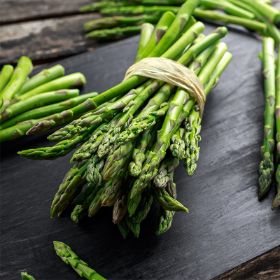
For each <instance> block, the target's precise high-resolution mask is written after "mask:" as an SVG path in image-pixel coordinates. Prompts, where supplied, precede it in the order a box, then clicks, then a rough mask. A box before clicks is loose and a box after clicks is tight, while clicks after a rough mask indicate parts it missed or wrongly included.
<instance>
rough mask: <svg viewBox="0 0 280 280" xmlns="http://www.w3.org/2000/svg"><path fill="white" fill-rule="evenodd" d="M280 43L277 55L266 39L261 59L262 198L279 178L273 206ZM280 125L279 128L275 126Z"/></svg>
mask: <svg viewBox="0 0 280 280" xmlns="http://www.w3.org/2000/svg"><path fill="white" fill-rule="evenodd" d="M279 47H280V46H278V54H277V58H276V59H275V42H274V40H273V39H272V38H269V37H266V38H264V39H263V48H262V53H261V59H262V64H263V73H264V95H265V111H264V140H263V145H262V148H261V151H262V160H261V163H260V166H259V171H260V177H259V191H258V195H259V199H260V200H261V199H263V198H264V197H265V196H266V195H267V194H268V193H269V192H270V190H271V186H272V182H273V177H274V176H275V178H276V196H275V199H274V200H273V203H272V208H273V209H275V208H278V207H279V206H280V49H279ZM275 128H276V129H275Z"/></svg>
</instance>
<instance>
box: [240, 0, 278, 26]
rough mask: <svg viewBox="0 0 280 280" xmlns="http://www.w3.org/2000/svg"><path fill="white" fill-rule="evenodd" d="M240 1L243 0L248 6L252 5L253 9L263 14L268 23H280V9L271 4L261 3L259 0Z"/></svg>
mask: <svg viewBox="0 0 280 280" xmlns="http://www.w3.org/2000/svg"><path fill="white" fill-rule="evenodd" d="M242 2H245V3H246V4H248V5H249V6H251V7H253V9H255V10H257V11H258V12H259V13H260V14H262V16H264V17H265V18H266V19H267V20H268V21H269V22H270V23H273V24H279V23H280V11H279V10H278V9H276V8H274V7H273V6H271V5H268V4H266V3H262V2H261V1H259V0H255V1H254V2H252V1H250V0H242Z"/></svg>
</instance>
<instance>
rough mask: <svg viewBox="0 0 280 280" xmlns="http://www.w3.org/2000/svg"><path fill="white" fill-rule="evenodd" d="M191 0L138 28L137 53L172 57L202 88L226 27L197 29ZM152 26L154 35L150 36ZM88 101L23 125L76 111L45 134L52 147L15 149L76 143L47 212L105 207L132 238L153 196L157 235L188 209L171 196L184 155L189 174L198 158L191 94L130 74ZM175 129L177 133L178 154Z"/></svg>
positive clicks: (223, 52)
mask: <svg viewBox="0 0 280 280" xmlns="http://www.w3.org/2000/svg"><path fill="white" fill-rule="evenodd" d="M198 2H199V1H196V0H189V1H187V2H186V3H185V4H184V5H183V6H182V8H181V9H180V10H179V12H178V14H177V15H176V16H175V15H174V14H172V13H171V12H167V13H165V14H163V16H162V18H161V19H160V21H159V23H158V24H157V25H156V26H155V27H152V28H151V26H150V25H148V26H149V29H150V30H149V32H146V30H145V28H144V27H143V29H142V32H143V33H144V32H145V34H142V36H141V39H140V43H139V49H138V52H137V56H136V60H139V59H143V58H144V57H149V56H153V57H156V56H161V57H164V58H169V59H172V60H177V62H178V63H180V64H183V65H185V66H187V67H188V68H189V69H191V70H192V71H193V72H194V73H195V74H196V75H197V76H198V79H199V81H200V83H201V84H202V85H203V87H204V90H205V94H206V95H207V94H208V93H209V92H210V91H211V89H212V88H213V87H214V86H215V84H216V83H217V81H218V79H219V77H220V76H221V74H222V73H223V71H224V70H225V68H226V66H227V65H228V63H229V61H230V60H231V54H230V53H229V52H227V46H226V45H225V44H224V43H221V42H220V40H221V39H222V38H223V37H224V36H225V35H226V34H227V29H226V28H225V27H220V28H218V29H216V30H215V31H214V32H213V33H211V34H209V35H208V36H204V35H202V32H203V30H204V25H203V24H202V23H201V22H196V21H195V20H194V19H193V18H192V17H191V14H192V11H193V10H194V9H195V8H196V6H197V4H198ZM158 30H162V33H161V34H162V35H161V36H155V34H159V33H158ZM90 101H91V103H89V100H88V101H87V103H85V104H84V105H82V104H81V105H79V106H77V107H76V108H74V109H71V110H68V111H64V112H63V113H62V114H57V115H56V117H55V118H53V119H50V120H49V121H50V122H45V121H42V122H41V123H40V124H39V125H37V126H34V127H33V128H32V129H31V130H30V131H31V132H34V131H36V132H38V131H40V130H41V129H42V127H44V126H45V125H48V124H49V123H51V125H52V122H56V124H57V123H60V124H61V123H64V119H63V115H65V114H66V113H67V114H68V115H71V117H73V118H76V119H75V120H73V121H72V122H71V123H70V124H68V125H66V126H64V127H62V128H61V129H59V130H58V131H56V132H54V133H53V134H52V135H50V137H49V139H51V140H53V141H56V142H57V143H56V144H55V145H54V146H50V147H43V148H38V149H29V150H25V151H21V152H19V154H21V155H23V156H25V157H28V158H32V159H51V158H56V157H59V156H62V155H65V154H66V153H68V152H70V151H71V150H73V149H75V148H76V147H78V148H77V149H76V151H75V152H74V154H73V156H72V159H71V162H72V163H73V166H72V168H71V169H70V170H69V172H68V173H67V174H66V175H65V178H64V180H63V182H62V184H61V185H60V186H59V190H58V192H57V193H56V195H55V197H54V199H53V202H52V205H51V211H50V214H51V217H57V216H60V215H61V214H62V213H63V212H64V211H65V210H66V209H68V208H72V213H71V219H72V220H73V221H74V222H75V223H77V222H79V221H80V220H81V219H82V218H83V217H84V216H89V217H93V216H94V215H95V214H96V213H97V212H98V211H99V209H100V208H102V207H112V213H113V214H112V215H113V217H112V220H113V223H115V224H117V225H118V228H119V230H120V232H121V234H122V235H123V236H124V237H126V236H127V235H128V234H129V233H132V234H133V235H134V236H136V237H138V236H139V234H140V229H141V223H142V222H143V221H144V220H145V219H146V217H147V215H148V213H149V212H150V210H151V207H152V204H153V203H155V204H157V205H158V207H159V208H160V216H159V224H158V229H157V234H162V233H164V232H166V231H167V230H168V229H169V228H170V226H171V224H172V219H173V216H174V212H175V211H182V212H186V213H187V212H188V209H187V208H186V207H185V206H184V205H183V204H182V203H180V202H179V201H178V200H177V199H176V184H175V182H174V171H175V169H176V167H177V166H178V163H179V160H183V161H184V162H185V165H186V169H187V171H188V173H189V175H191V174H193V172H194V170H195V167H196V162H197V160H198V158H199V146H198V145H199V141H200V135H199V133H200V126H201V112H200V109H199V108H200V107H199V106H198V104H197V101H196V99H195V97H194V96H193V95H192V94H191V93H190V92H188V91H186V90H185V89H183V88H179V87H177V86H175V85H171V84H167V83H164V82H163V81H159V80H153V79H149V78H145V77H140V76H137V75H135V76H132V77H130V78H128V79H126V80H124V81H123V82H121V83H120V84H119V85H116V86H114V87H113V88H111V89H109V90H107V91H105V92H103V93H101V94H100V95H99V96H97V97H94V98H91V99H90ZM89 104H90V106H86V105H89ZM181 132H182V133H181ZM176 136H179V137H181V138H182V139H184V140H182V141H183V142H184V146H183V148H182V149H180V150H179V149H178V150H179V152H177V154H176V153H175V152H174V151H175V146H176V144H177V142H176V141H175V140H173V139H174V138H176ZM177 146H178V145H177ZM180 153H181V154H180Z"/></svg>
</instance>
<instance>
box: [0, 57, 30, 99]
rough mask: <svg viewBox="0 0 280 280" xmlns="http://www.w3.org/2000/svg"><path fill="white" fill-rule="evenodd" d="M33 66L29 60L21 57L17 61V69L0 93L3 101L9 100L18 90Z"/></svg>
mask: <svg viewBox="0 0 280 280" xmlns="http://www.w3.org/2000/svg"><path fill="white" fill-rule="evenodd" d="M32 68H33V65H32V62H31V60H30V58H28V57H26V56H22V57H21V58H20V59H19V60H18V64H17V67H16V68H15V71H14V72H13V75H12V76H11V78H10V81H9V82H8V84H7V85H6V86H5V88H4V89H3V90H2V92H1V97H2V98H3V100H4V101H5V100H7V101H9V100H11V99H12V98H13V97H14V96H15V94H16V93H17V92H18V91H19V90H20V88H21V87H22V85H23V84H24V82H25V81H26V78H27V76H28V75H29V73H30V72H31V71H32Z"/></svg>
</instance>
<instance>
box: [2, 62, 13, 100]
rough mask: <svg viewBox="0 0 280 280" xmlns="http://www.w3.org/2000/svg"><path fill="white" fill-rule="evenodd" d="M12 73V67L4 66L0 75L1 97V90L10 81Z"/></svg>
mask: <svg viewBox="0 0 280 280" xmlns="http://www.w3.org/2000/svg"><path fill="white" fill-rule="evenodd" d="M13 72H14V67H13V66H12V65H4V66H3V68H2V70H1V73H0V96H2V90H3V89H4V88H5V86H6V85H7V84H8V82H9V81H10V79H11V77H12V75H13Z"/></svg>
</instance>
